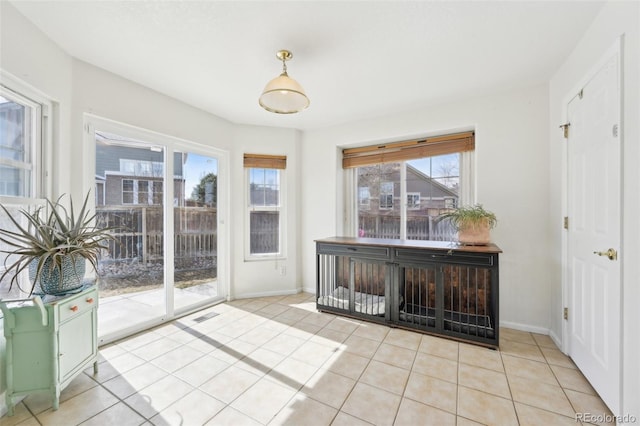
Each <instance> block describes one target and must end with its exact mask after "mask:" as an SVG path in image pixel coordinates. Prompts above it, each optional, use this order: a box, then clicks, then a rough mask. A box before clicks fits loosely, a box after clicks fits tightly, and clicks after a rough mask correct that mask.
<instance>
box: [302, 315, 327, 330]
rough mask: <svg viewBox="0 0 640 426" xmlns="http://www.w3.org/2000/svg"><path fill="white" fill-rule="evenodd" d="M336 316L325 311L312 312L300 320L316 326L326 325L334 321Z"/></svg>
mask: <svg viewBox="0 0 640 426" xmlns="http://www.w3.org/2000/svg"><path fill="white" fill-rule="evenodd" d="M334 318H335V316H334V315H331V314H326V313H323V312H311V313H310V314H309V315H307V316H306V317H304V318H303V319H302V320H301V321H300V322H304V323H309V324H313V325H315V326H319V327H324V326H326V325H327V324H329V323H330V322H331V321H333V320H334Z"/></svg>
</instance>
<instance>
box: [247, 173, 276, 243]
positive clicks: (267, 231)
mask: <svg viewBox="0 0 640 426" xmlns="http://www.w3.org/2000/svg"><path fill="white" fill-rule="evenodd" d="M249 200H250V211H249V254H251V255H255V254H269V253H274V254H275V253H280V213H279V212H278V211H275V210H274V208H277V207H278V206H280V170H278V169H261V168H250V169H249Z"/></svg>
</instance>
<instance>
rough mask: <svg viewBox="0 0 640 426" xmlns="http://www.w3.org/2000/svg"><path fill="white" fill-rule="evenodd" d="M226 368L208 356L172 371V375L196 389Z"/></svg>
mask: <svg viewBox="0 0 640 426" xmlns="http://www.w3.org/2000/svg"><path fill="white" fill-rule="evenodd" d="M228 367H229V364H228V363H226V362H224V361H221V360H219V359H218V358H215V357H212V356H210V355H204V356H203V357H201V358H198V359H197V360H195V361H193V362H192V363H191V364H187V365H185V366H184V367H182V368H180V369H179V370H176V371H174V372H173V375H174V376H176V377H177V378H179V379H181V380H183V381H185V382H187V383H188V384H190V385H191V386H194V387H198V386H200V385H201V384H203V383H205V382H206V381H208V380H210V379H211V378H212V377H213V376H215V375H216V374H218V373H220V372H221V371H224V370H225V369H226V368H228Z"/></svg>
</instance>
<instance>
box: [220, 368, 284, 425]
mask: <svg viewBox="0 0 640 426" xmlns="http://www.w3.org/2000/svg"><path fill="white" fill-rule="evenodd" d="M295 394H296V391H295V390H293V389H291V388H288V387H285V386H281V385H279V384H277V383H274V382H273V381H270V380H264V379H262V380H260V381H258V382H257V383H256V384H255V385H253V386H251V387H250V388H249V389H248V390H247V391H246V392H244V393H243V394H242V395H240V396H239V397H238V398H237V399H236V400H235V401H233V402H232V403H231V407H233V408H235V409H236V410H238V411H240V412H241V413H244V414H246V415H247V416H249V417H251V418H252V419H255V420H257V421H259V422H260V423H262V424H267V423H269V422H270V421H271V419H273V417H275V415H276V414H278V412H279V411H280V410H281V409H282V407H284V406H285V405H286V404H287V402H289V400H290V399H291V398H292V397H293V395H295Z"/></svg>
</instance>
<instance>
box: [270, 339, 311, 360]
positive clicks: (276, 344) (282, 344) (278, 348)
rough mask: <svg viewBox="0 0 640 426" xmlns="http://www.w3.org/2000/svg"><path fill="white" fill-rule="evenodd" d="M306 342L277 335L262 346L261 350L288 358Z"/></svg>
mask: <svg viewBox="0 0 640 426" xmlns="http://www.w3.org/2000/svg"><path fill="white" fill-rule="evenodd" d="M304 342H306V340H303V339H298V338H297V337H293V336H289V335H286V334H278V335H277V336H276V337H274V338H273V339H271V340H269V341H268V342H267V343H265V344H264V345H262V348H263V349H268V350H270V351H273V352H276V353H279V354H282V355H285V356H289V355H291V354H292V353H293V351H295V350H296V349H298V348H299V347H300V346H302V345H303V344H304Z"/></svg>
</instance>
